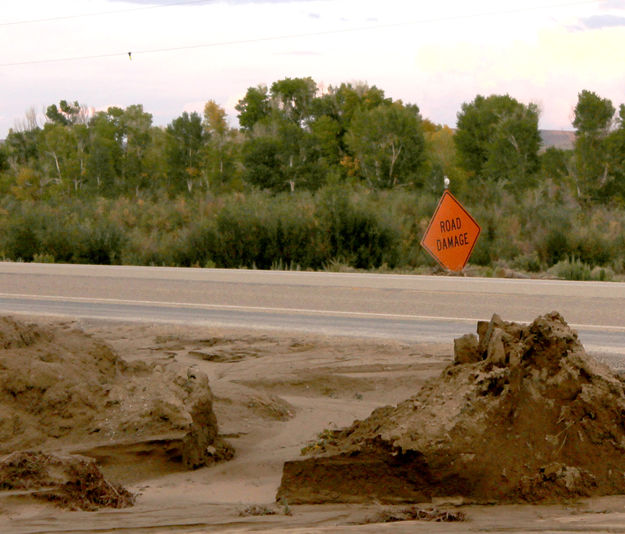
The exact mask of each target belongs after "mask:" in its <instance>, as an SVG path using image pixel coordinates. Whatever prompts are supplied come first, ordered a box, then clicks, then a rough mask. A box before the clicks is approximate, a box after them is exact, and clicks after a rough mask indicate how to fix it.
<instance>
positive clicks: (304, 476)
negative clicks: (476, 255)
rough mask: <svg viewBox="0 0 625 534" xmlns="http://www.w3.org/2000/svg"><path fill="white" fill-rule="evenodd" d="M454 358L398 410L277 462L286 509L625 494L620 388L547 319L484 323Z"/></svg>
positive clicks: (624, 391) (555, 317) (624, 406)
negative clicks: (443, 499)
mask: <svg viewBox="0 0 625 534" xmlns="http://www.w3.org/2000/svg"><path fill="white" fill-rule="evenodd" d="M477 330H478V335H477V336H475V335H473V334H471V335H468V336H464V337H463V338H460V339H459V340H456V343H455V361H454V363H453V364H451V365H449V366H448V367H447V368H446V369H444V371H443V372H442V374H441V375H440V376H439V377H437V378H435V379H432V380H430V381H429V382H427V383H426V384H425V385H424V386H423V387H422V388H421V390H420V391H419V392H418V393H417V394H416V395H415V396H413V397H411V398H410V399H408V400H406V401H404V402H402V403H400V404H398V405H397V406H386V407H383V408H379V409H377V410H375V411H374V412H373V413H372V414H371V415H370V416H369V417H368V418H367V419H365V420H362V421H355V422H354V423H353V424H352V425H351V426H350V427H348V428H346V429H344V430H342V431H341V432H339V433H337V434H336V435H334V436H333V439H332V440H328V442H327V445H326V446H325V447H322V448H317V449H315V450H314V451H311V452H315V455H314V456H312V457H310V458H307V459H303V460H295V461H289V462H286V463H285V464H284V468H283V476H282V482H281V486H280V488H279V490H278V498H282V497H286V498H287V499H288V501H289V502H290V503H293V504H295V503H320V502H371V501H374V500H378V501H380V502H390V503H393V502H395V503H397V502H429V501H430V500H431V499H432V498H435V497H447V496H461V497H463V498H464V499H465V502H523V501H525V502H527V501H562V500H567V499H575V498H579V497H583V496H590V495H612V494H620V493H625V383H624V381H623V380H622V379H621V378H620V377H619V376H618V375H617V374H615V373H614V372H613V371H612V370H611V369H609V368H608V367H606V366H605V365H603V364H601V363H599V362H598V361H596V360H595V359H594V358H593V357H591V356H589V355H588V354H586V352H585V351H584V348H583V347H582V345H581V343H580V342H579V340H578V338H577V334H576V333H575V332H574V331H573V330H572V329H571V328H569V326H568V325H567V324H566V322H565V321H564V319H563V318H562V317H561V316H560V315H559V314H558V313H557V312H552V313H550V314H547V315H544V316H541V317H538V318H537V319H536V320H535V321H534V322H532V323H531V324H530V325H520V324H516V323H510V322H505V321H503V320H502V319H501V318H500V317H499V316H497V315H494V316H493V318H492V320H491V321H489V322H480V323H479V324H478V328H477Z"/></svg>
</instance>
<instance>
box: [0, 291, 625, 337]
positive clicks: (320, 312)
mask: <svg viewBox="0 0 625 534" xmlns="http://www.w3.org/2000/svg"><path fill="white" fill-rule="evenodd" d="M0 298H9V299H29V300H49V301H53V302H64V301H65V302H91V303H94V304H98V303H102V304H125V305H135V306H172V307H178V308H196V309H206V310H220V309H221V310H239V311H258V312H269V313H272V312H273V313H301V314H305V313H310V314H317V315H336V316H350V317H375V318H381V319H384V318H387V319H408V320H419V321H428V320H429V321H458V322H467V323H475V322H477V321H481V320H484V319H483V318H477V317H443V316H436V315H409V314H399V313H374V312H358V311H341V310H315V309H307V308H269V307H263V306H239V305H232V304H198V303H193V302H165V301H157V300H125V299H110V298H90V297H64V296H62V295H27V294H21V293H0ZM569 326H571V327H572V328H577V329H579V328H585V329H591V330H593V329H594V330H604V331H606V330H607V331H611V332H625V327H623V326H603V325H596V324H570V325H569Z"/></svg>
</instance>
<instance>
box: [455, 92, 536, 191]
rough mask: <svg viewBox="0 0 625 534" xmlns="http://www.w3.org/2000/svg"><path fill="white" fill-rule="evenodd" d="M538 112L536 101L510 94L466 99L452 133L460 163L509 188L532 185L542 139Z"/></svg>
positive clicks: (517, 188)
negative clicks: (525, 101)
mask: <svg viewBox="0 0 625 534" xmlns="http://www.w3.org/2000/svg"><path fill="white" fill-rule="evenodd" d="M538 114H539V113H538V108H537V106H536V105H534V104H529V105H527V106H526V105H524V104H521V103H520V102H518V101H517V100H515V99H514V98H512V97H510V96H509V95H491V96H489V97H484V96H482V95H478V96H476V97H475V99H474V100H473V101H472V102H469V103H466V102H465V103H464V104H463V105H462V109H461V111H460V112H459V113H458V122H457V131H456V135H455V136H454V142H455V144H456V151H457V155H458V162H459V165H460V166H461V167H462V168H464V169H465V170H466V171H467V172H469V173H470V174H471V175H473V176H477V177H480V178H484V179H489V180H493V181H495V182H499V183H503V184H504V185H505V186H507V187H508V188H510V189H512V190H519V189H523V188H525V187H528V186H529V185H532V184H533V175H534V173H535V172H536V170H537V169H538V150H539V148H540V143H541V139H540V134H539V131H538Z"/></svg>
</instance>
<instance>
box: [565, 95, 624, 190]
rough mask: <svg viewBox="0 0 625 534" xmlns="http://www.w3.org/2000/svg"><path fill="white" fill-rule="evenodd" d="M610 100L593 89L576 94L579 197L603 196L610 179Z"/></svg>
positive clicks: (613, 111)
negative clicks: (608, 150) (608, 142)
mask: <svg viewBox="0 0 625 534" xmlns="http://www.w3.org/2000/svg"><path fill="white" fill-rule="evenodd" d="M615 111H616V110H615V109H614V106H613V105H612V102H611V101H610V100H609V99H607V98H601V97H599V96H598V95H597V94H596V93H594V92H592V91H587V90H583V91H582V92H581V93H579V94H578V98H577V105H576V106H575V111H574V113H575V118H574V119H573V126H574V127H575V129H576V137H575V148H574V151H575V163H576V171H577V172H576V177H577V194H578V197H579V198H580V199H581V200H585V201H587V200H590V199H592V198H600V197H603V196H605V192H606V191H605V190H606V186H607V184H608V179H609V174H608V171H609V165H608V161H607V160H608V154H607V144H606V138H607V136H608V134H609V132H610V128H611V126H612V118H613V117H614V113H615Z"/></svg>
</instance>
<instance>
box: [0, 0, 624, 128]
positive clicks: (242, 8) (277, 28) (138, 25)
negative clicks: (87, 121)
mask: <svg viewBox="0 0 625 534" xmlns="http://www.w3.org/2000/svg"><path fill="white" fill-rule="evenodd" d="M128 52H131V53H132V59H130V58H129V56H128ZM624 66H625V0H606V1H600V0H596V1H577V2H575V1H569V2H566V1H563V0H561V1H558V0H471V1H470V2H468V1H466V0H436V1H428V2H424V1H418V0H383V1H380V0H221V1H215V0H213V1H210V0H204V1H197V0H196V1H181V0H177V1H176V0H162V1H158V0H152V1H150V0H135V1H130V0H55V1H54V2H52V1H50V0H20V1H17V0H11V1H9V0H6V1H3V2H2V10H1V11H0V138H3V137H4V136H5V135H6V133H7V131H8V129H9V128H11V127H13V126H14V125H15V124H16V121H20V120H21V119H22V118H23V117H24V115H25V112H26V111H27V110H28V109H29V108H34V109H35V110H36V111H37V112H39V113H40V114H41V113H42V112H43V110H44V109H45V107H47V106H48V105H50V104H52V103H58V101H59V100H61V99H66V100H71V101H73V100H78V101H79V102H80V103H81V104H85V105H87V106H90V107H93V108H94V109H106V108H107V107H108V106H111V105H116V106H122V107H126V106H128V105H130V104H143V106H144V108H145V110H146V111H148V112H150V113H152V114H153V116H154V122H155V124H161V125H165V124H167V123H168V122H170V121H171V120H172V119H174V118H175V117H177V116H179V115H180V114H181V113H182V112H183V111H201V110H202V108H203V105H204V103H205V102H206V101H207V100H209V99H213V100H215V101H216V102H217V103H218V104H220V105H222V106H223V107H224V108H225V109H226V111H227V112H228V113H229V115H230V116H231V117H232V118H233V119H234V117H236V112H235V110H234V105H235V104H236V103H237V101H238V100H239V99H240V98H241V97H242V96H243V95H244V94H245V91H246V90H247V88H248V87H250V86H256V85H258V84H261V83H262V84H266V85H270V84H271V83H272V82H273V81H275V80H279V79H282V78H285V77H298V76H311V77H312V78H313V79H314V80H315V81H317V82H318V83H320V84H323V85H324V86H326V87H327V86H328V85H334V84H339V83H341V82H357V81H364V82H367V83H369V84H370V85H376V86H378V87H379V88H381V89H383V90H384V91H385V92H386V94H387V96H390V97H392V98H394V99H402V100H403V101H404V102H409V103H414V104H417V105H418V106H419V107H420V109H421V112H422V115H423V116H424V117H426V118H429V119H430V120H432V121H434V122H436V123H443V124H448V125H450V126H454V125H455V122H456V114H457V112H458V110H459V109H460V106H461V105H462V103H463V102H468V101H471V100H473V98H474V97H475V96H476V95H477V94H483V95H489V94H493V93H496V94H505V93H508V94H510V95H511V96H513V97H514V98H516V99H518V100H520V101H522V102H524V103H528V102H535V103H537V104H538V105H539V106H540V109H541V110H542V111H541V122H540V126H541V128H545V129H571V128H572V126H571V116H572V109H573V107H574V106H575V103H576V101H577V94H578V93H579V92H580V91H581V90H582V89H589V90H592V91H595V92H597V93H598V94H599V95H600V96H602V97H608V98H610V99H612V101H613V103H614V104H615V105H618V104H620V103H625V68H624Z"/></svg>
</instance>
